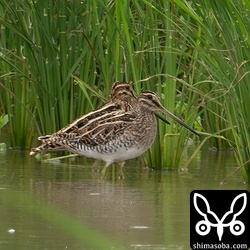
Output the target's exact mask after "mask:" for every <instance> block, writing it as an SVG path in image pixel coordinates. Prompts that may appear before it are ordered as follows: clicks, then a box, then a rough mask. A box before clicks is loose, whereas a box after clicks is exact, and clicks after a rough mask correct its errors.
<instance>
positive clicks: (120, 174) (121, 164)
mask: <svg viewBox="0 0 250 250" xmlns="http://www.w3.org/2000/svg"><path fill="white" fill-rule="evenodd" d="M124 163H125V161H120V162H118V164H119V166H120V173H119V179H120V180H122V179H124V178H125V175H124V174H123V171H122V170H123V166H124Z"/></svg>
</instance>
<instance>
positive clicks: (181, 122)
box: [161, 106, 200, 136]
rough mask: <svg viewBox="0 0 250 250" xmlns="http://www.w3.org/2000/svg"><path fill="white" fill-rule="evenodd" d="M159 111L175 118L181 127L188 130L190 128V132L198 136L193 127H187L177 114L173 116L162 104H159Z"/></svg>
mask: <svg viewBox="0 0 250 250" xmlns="http://www.w3.org/2000/svg"><path fill="white" fill-rule="evenodd" d="M161 111H162V112H163V113H164V114H166V115H168V116H170V117H171V118H172V119H173V120H175V121H176V122H178V123H180V124H181V125H182V126H183V127H185V128H187V129H188V130H190V131H191V132H193V133H194V134H195V135H198V136H200V135H199V134H198V133H197V132H196V131H195V130H194V129H193V128H191V127H189V126H188V125H187V124H186V123H185V122H184V121H182V120H181V119H180V118H178V117H177V116H175V115H174V114H172V113H171V112H169V111H168V110H167V109H165V108H164V107H163V106H161Z"/></svg>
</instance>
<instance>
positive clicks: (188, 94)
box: [0, 0, 250, 180]
mask: <svg viewBox="0 0 250 250" xmlns="http://www.w3.org/2000/svg"><path fill="white" fill-rule="evenodd" d="M0 13H1V15H0V25H1V37H0V57H1V61H0V65H1V67H0V71H1V74H0V89H1V91H0V115H3V114H8V117H9V122H8V124H7V126H8V131H9V138H10V144H11V146H12V147H31V146H32V143H33V136H34V134H39V135H40V134H48V133H51V132H55V131H56V130H58V129H60V128H61V127H63V126H65V125H66V124H68V123H69V122H71V121H72V120H73V119H74V118H76V117H79V116H80V115H82V114H84V113H86V112H88V111H90V110H92V109H93V108H95V107H97V106H100V105H102V104H103V103H104V101H105V100H106V98H107V97H108V95H109V89H110V85H111V84H112V82H113V81H116V80H125V81H133V82H134V84H135V90H136V92H137V93H139V92H140V91H141V90H143V89H150V90H153V91H155V92H157V93H158V94H159V95H160V97H161V99H162V102H163V105H164V106H165V107H166V108H167V109H168V110H169V111H171V112H173V113H175V114H176V115H177V116H179V117H181V118H183V119H184V120H185V122H186V123H188V124H189V125H191V126H194V127H195V128H196V129H197V130H198V131H201V134H203V135H204V138H205V139H207V138H208V137H209V141H210V144H211V145H212V146H215V147H217V148H219V149H220V148H225V147H229V148H233V149H234V150H235V156H236V159H237V161H238V165H239V166H242V167H243V175H244V178H245V179H246V180H249V179H250V160H249V159H250V136H249V131H250V110H249V108H248V103H249V99H250V85H249V82H250V76H249V72H250V61H249V60H250V58H249V47H250V37H249V30H250V27H249V25H250V4H249V1H248V0H236V1H212V0H204V1H201V2H199V3H197V1H192V0H191V1H185V0H182V1H180V0H173V1H157V2H152V1H147V0H143V1H133V0H132V1H111V0H109V1H108V0H105V1H103V0H102V1H98V0H94V1H93V0H92V1H89V0H86V1H70V0H67V1H66V0H63V1H57V2H55V1H52V0H44V1H29V0H25V1H20V0H15V1H12V2H9V1H7V0H3V1H1V3H0ZM158 126H159V128H158V131H159V132H158V136H157V138H156V142H155V144H154V146H153V147H152V148H151V149H150V150H149V152H148V153H147V161H148V164H149V165H151V166H155V167H162V168H165V167H174V168H176V167H179V166H180V164H181V162H182V159H183V155H184V153H185V150H186V144H187V143H186V142H187V140H188V139H189V140H196V138H195V136H193V135H191V134H190V133H189V132H188V131H187V130H186V129H184V128H182V127H181V126H179V125H177V124H175V123H174V122H172V121H171V125H170V126H166V125H165V124H164V123H162V122H159V125H158ZM212 135H215V136H212ZM189 136H191V138H189Z"/></svg>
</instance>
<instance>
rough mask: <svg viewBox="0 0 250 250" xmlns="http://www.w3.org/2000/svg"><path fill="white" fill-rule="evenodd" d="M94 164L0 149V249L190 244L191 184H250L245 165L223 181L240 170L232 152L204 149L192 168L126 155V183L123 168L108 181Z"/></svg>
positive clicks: (230, 186) (211, 186) (184, 246)
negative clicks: (165, 166) (164, 166)
mask: <svg viewBox="0 0 250 250" xmlns="http://www.w3.org/2000/svg"><path fill="white" fill-rule="evenodd" d="M93 166H94V161H93V160H89V159H84V158H79V157H76V158H72V159H64V160H60V161H59V160H58V161H54V162H51V161H50V162H41V161H39V160H37V159H36V158H34V157H30V156H29V152H28V151H14V150H7V151H6V152H0V197H1V199H0V249H190V247H189V237H190V236H189V202H190V201H189V195H190V192H191V191H192V190H195V189H247V190H250V188H249V185H248V184H245V183H244V181H243V179H242V177H241V173H240V171H239V172H236V173H235V174H234V175H232V176H231V177H230V178H229V179H228V180H227V183H224V184H221V181H222V180H223V179H224V178H225V177H226V176H227V175H228V174H230V173H231V172H232V171H233V170H235V169H236V163H235V160H234V157H233V153H232V152H231V151H222V152H213V151H209V150H207V149H203V150H202V151H201V152H200V154H199V155H198V156H197V157H196V158H195V159H194V160H193V162H192V163H191V165H190V166H189V169H188V171H155V170H146V169H143V168H142V167H141V162H140V160H138V159H137V160H132V161H128V162H127V163H126V166H125V171H124V172H125V175H126V178H125V179H124V180H122V181H121V180H119V179H118V173H119V170H118V167H115V166H113V167H110V168H109V169H108V170H107V179H106V180H102V179H101V178H100V171H99V172H98V171H93ZM97 169H102V165H101V166H100V165H98V164H97Z"/></svg>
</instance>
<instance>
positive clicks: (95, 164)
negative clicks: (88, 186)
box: [92, 160, 100, 172]
mask: <svg viewBox="0 0 250 250" xmlns="http://www.w3.org/2000/svg"><path fill="white" fill-rule="evenodd" d="M99 163H100V161H99V160H95V162H94V165H93V168H92V170H93V172H98V171H99V170H98V168H97V166H98V165H99Z"/></svg>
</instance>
